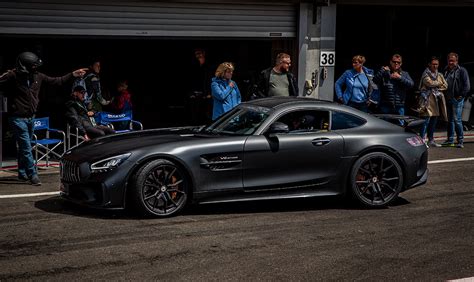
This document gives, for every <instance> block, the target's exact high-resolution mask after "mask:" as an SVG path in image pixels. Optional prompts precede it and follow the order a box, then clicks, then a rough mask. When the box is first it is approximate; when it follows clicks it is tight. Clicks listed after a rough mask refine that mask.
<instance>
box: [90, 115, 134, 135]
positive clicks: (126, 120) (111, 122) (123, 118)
mask: <svg viewBox="0 0 474 282" xmlns="http://www.w3.org/2000/svg"><path fill="white" fill-rule="evenodd" d="M95 121H96V123H97V124H101V125H106V126H109V127H111V128H113V129H115V127H117V125H118V124H119V123H121V124H125V127H126V129H119V130H115V132H117V133H120V132H127V131H132V130H143V124H142V123H141V122H139V121H136V120H133V118H132V111H126V112H123V113H121V114H113V113H108V112H98V113H96V116H95Z"/></svg>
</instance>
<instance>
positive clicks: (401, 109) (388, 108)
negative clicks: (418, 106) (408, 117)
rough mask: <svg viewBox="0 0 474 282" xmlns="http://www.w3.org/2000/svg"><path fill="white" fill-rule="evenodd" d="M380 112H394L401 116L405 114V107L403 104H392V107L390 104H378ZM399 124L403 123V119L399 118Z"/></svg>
mask: <svg viewBox="0 0 474 282" xmlns="http://www.w3.org/2000/svg"><path fill="white" fill-rule="evenodd" d="M379 109H380V113H381V114H394V115H401V116H404V115H405V107H404V106H394V107H391V106H387V105H383V104H382V105H380V108H379ZM399 122H400V125H402V126H403V125H404V121H403V120H402V119H401V120H400V121H399Z"/></svg>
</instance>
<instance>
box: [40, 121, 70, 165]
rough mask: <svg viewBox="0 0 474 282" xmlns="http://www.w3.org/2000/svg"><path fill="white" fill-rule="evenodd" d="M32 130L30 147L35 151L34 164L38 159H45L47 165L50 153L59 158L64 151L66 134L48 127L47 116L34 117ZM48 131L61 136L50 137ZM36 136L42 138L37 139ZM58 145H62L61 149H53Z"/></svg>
mask: <svg viewBox="0 0 474 282" xmlns="http://www.w3.org/2000/svg"><path fill="white" fill-rule="evenodd" d="M33 132H34V133H33V140H32V141H31V145H32V149H33V150H34V151H35V161H36V165H38V162H39V161H41V160H42V159H45V160H46V166H49V158H50V155H52V156H55V157H57V158H58V159H59V158H61V155H62V154H64V153H65V152H66V135H65V134H64V131H61V130H58V129H54V128H50V127H49V117H43V118H35V119H34V126H33ZM50 133H55V134H56V135H58V136H60V137H61V138H58V139H56V138H51V137H50ZM38 136H41V137H43V138H42V139H39V138H38ZM41 137H40V138H41ZM59 146H62V151H59V152H57V151H55V150H56V148H58V147H59ZM38 157H39V158H38Z"/></svg>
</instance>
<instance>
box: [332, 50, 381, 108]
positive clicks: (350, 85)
mask: <svg viewBox="0 0 474 282" xmlns="http://www.w3.org/2000/svg"><path fill="white" fill-rule="evenodd" d="M364 63H365V57H364V56H361V55H357V56H354V57H353V58H352V67H353V68H352V69H350V70H347V71H345V72H344V73H343V74H342V75H341V77H340V78H339V79H338V80H337V81H336V95H337V99H338V101H339V102H340V103H341V104H345V105H348V106H351V107H353V108H356V109H359V110H361V111H363V112H368V105H369V104H370V103H371V102H373V101H371V100H370V97H371V94H372V90H373V89H372V83H371V80H372V78H373V71H372V70H370V69H368V68H366V67H364ZM344 85H345V87H346V88H345V90H344V92H342V87H343V86H344Z"/></svg>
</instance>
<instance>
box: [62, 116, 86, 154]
mask: <svg viewBox="0 0 474 282" xmlns="http://www.w3.org/2000/svg"><path fill="white" fill-rule="evenodd" d="M66 139H67V148H68V150H69V149H71V148H72V147H76V146H78V145H80V144H81V143H82V142H84V141H85V139H84V137H83V136H81V135H79V129H78V128H77V127H72V126H70V125H69V123H68V124H67V125H66Z"/></svg>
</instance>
